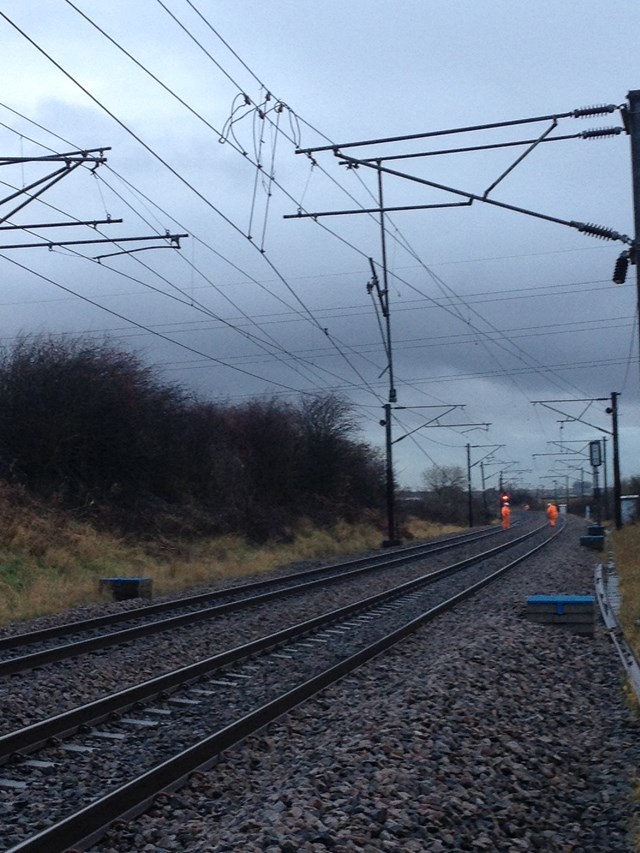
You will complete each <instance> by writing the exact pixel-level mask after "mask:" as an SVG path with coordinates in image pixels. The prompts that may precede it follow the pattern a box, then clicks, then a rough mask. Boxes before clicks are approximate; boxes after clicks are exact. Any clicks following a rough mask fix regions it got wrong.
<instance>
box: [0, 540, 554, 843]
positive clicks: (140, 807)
mask: <svg viewBox="0 0 640 853" xmlns="http://www.w3.org/2000/svg"><path fill="white" fill-rule="evenodd" d="M564 526H565V525H562V526H560V527H558V528H557V529H556V530H555V531H554V532H553V534H551V535H550V536H549V537H548V538H547V539H545V540H544V541H543V542H541V543H538V544H537V545H535V546H534V547H533V548H532V549H530V550H529V551H527V552H526V553H525V554H522V555H520V556H519V557H517V558H516V559H514V560H512V561H511V562H509V563H508V564H507V565H506V566H503V567H501V568H500V569H497V570H496V571H494V572H492V573H491V574H489V575H487V577H485V578H483V579H482V580H480V581H477V582H476V583H474V584H472V585H471V586H469V587H468V588H467V589H465V590H463V591H461V592H459V593H457V594H455V595H454V596H452V597H451V598H449V599H447V600H446V601H443V602H441V603H440V604H437V605H435V606H434V607H431V608H430V609H429V610H427V611H425V612H424V613H422V614H421V615H419V616H418V617H415V618H414V619H412V620H410V621H409V622H407V623H406V624H405V625H404V626H402V627H400V628H398V629H396V630H394V631H392V632H391V633H389V634H387V635H386V636H385V637H383V638H381V639H379V640H377V641H375V642H374V643H372V644H370V645H369V646H367V647H366V648H364V649H361V650H360V651H359V652H357V653H355V654H354V655H351V656H350V657H348V658H346V659H345V660H343V661H341V662H340V663H338V664H335V665H334V666H332V667H330V668H328V669H326V670H325V671H324V672H322V673H320V674H318V675H316V676H314V677H312V678H310V679H308V680H307V681H305V682H304V683H302V684H300V685H299V686H297V687H295V688H293V689H292V690H289V691H287V692H286V693H284V694H282V695H281V696H279V697H277V698H276V699H274V700H272V701H270V702H268V703H266V704H265V705H263V706H261V707H260V708H257V709H256V710H255V711H252V712H250V713H248V714H245V715H244V716H243V717H242V718H240V719H239V720H236V721H235V722H234V723H231V724H230V725H227V726H225V727H224V728H222V729H221V730H219V731H217V732H215V733H214V734H212V735H209V736H208V737H206V738H204V739H203V740H201V741H200V742H199V743H197V744H195V745H193V746H191V747H189V748H188V749H186V750H184V751H182V752H181V753H179V754H177V755H175V756H174V757H172V758H170V759H168V760H167V761H164V762H162V763H161V764H159V765H158V766H157V767H154V768H152V769H151V770H148V771H146V772H145V773H143V774H141V775H140V776H138V777H137V778H136V779H133V780H131V781H129V782H127V783H125V784H124V785H121V786H120V787H119V788H117V789H116V790H114V791H112V792H110V793H109V794H107V795H105V796H103V797H101V798H99V799H97V800H95V801H94V802H92V803H90V804H89V805H87V806H85V807H83V808H81V809H79V810H78V811H76V812H75V813H74V814H71V815H69V816H67V817H66V818H64V819H63V820H61V821H59V822H58V823H56V824H54V825H52V826H50V827H48V828H47V829H45V830H43V831H41V832H39V833H38V834H37V835H35V836H32V837H31V838H29V839H26V840H25V841H23V842H21V843H19V844H17V845H15V846H14V847H12V848H11V849H10V850H8V851H6V853H71V851H78V850H80V849H86V848H87V847H89V846H91V845H92V844H94V843H95V842H96V841H97V840H99V839H100V838H101V837H102V836H103V835H104V834H105V832H106V831H107V830H108V828H109V826H110V825H111V824H112V823H114V822H115V821H116V820H127V819H131V818H133V817H135V816H137V815H139V814H140V813H142V812H143V811H144V810H145V809H146V808H147V807H148V806H149V805H150V804H151V803H152V802H153V800H154V798H155V797H156V796H157V795H158V794H161V793H163V792H167V791H172V790H176V789H177V788H179V787H180V786H182V785H184V784H185V783H186V782H187V781H188V779H189V777H190V775H191V774H192V773H194V772H197V771H203V770H207V769H208V768H210V767H212V766H213V765H214V764H215V763H216V762H217V761H218V760H219V757H220V755H221V753H223V752H224V751H226V750H228V749H230V748H231V747H233V746H235V745H237V744H238V743H240V742H241V741H243V740H245V739H246V738H247V737H249V736H250V735H253V734H255V733H256V732H257V731H259V730H261V729H263V728H264V727H265V726H267V725H268V724H270V723H272V722H273V721H274V720H276V719H277V718H279V717H281V716H283V715H284V714H286V713H288V712H290V711H291V710H293V709H294V708H295V707H297V706H298V705H300V704H301V703H302V702H305V701H306V700H308V699H310V698H311V697H312V696H314V695H316V694H317V693H319V692H321V691H322V690H324V689H326V688H327V687H329V686H330V685H332V684H334V683H336V682H337V681H339V680H340V679H342V678H344V677H345V676H346V675H348V674H349V673H351V672H353V671H354V670H356V669H357V668H359V667H360V666H362V665H363V664H365V663H367V662H369V661H370V660H372V659H373V658H375V657H378V656H379V655H380V654H382V653H383V652H384V651H386V650H388V649H389V648H391V647H392V646H394V645H395V644H397V643H398V642H400V641H401V640H402V639H404V638H405V637H406V636H408V635H409V634H411V633H413V632H415V631H416V630H417V629H418V628H419V627H421V626H422V625H423V624H424V623H425V622H427V621H429V620H431V619H433V618H434V617H435V616H437V615H439V614H440V613H442V612H444V611H445V610H448V609H451V608H452V607H454V606H455V605H456V604H458V603H459V602H461V601H463V600H464V599H466V598H468V597H469V596H471V595H473V594H475V593H476V592H478V591H479V590H480V589H482V588H484V587H485V586H487V585H488V584H490V583H492V582H494V581H495V580H497V579H498V578H499V577H501V576H502V575H503V574H505V573H506V572H507V571H509V570H510V569H511V568H513V567H514V566H515V565H517V564H518V563H520V562H522V561H523V560H525V559H527V558H528V557H530V556H531V555H532V554H534V553H536V552H537V551H539V550H540V549H541V548H543V547H545V546H546V545H548V544H549V543H550V542H551V541H553V539H555V537H556V536H558V535H559V534H560V533H561V532H562V531H563V530H564ZM539 530H540V528H538V529H537V530H536V531H534V532H539ZM529 535H532V534H529ZM522 538H528V537H522ZM522 538H521V539H522Z"/></svg>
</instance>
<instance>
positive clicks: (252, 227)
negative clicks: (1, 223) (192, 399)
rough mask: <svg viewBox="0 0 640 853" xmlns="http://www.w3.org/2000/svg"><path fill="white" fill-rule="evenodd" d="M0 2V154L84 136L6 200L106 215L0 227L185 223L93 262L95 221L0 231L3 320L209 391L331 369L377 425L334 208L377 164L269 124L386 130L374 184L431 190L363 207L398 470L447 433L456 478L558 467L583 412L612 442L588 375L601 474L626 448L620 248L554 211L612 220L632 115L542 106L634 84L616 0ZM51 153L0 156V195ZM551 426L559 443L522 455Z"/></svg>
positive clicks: (549, 440) (363, 261) (356, 246)
mask: <svg viewBox="0 0 640 853" xmlns="http://www.w3.org/2000/svg"><path fill="white" fill-rule="evenodd" d="M0 15H1V16H0V32H1V34H2V46H3V57H4V63H3V86H2V94H1V95H0V122H1V123H2V124H0V139H1V140H2V149H0V155H1V156H4V157H25V156H29V157H31V156H43V155H46V154H50V153H52V152H68V151H70V150H73V149H76V148H78V149H86V148H100V147H103V146H104V147H110V150H109V151H105V156H106V157H107V163H106V164H104V165H101V166H99V167H98V168H96V169H95V171H93V172H92V171H91V170H90V169H88V168H80V169H77V170H76V171H74V172H73V173H72V174H70V175H68V176H66V177H65V178H64V179H62V180H61V181H60V182H58V183H57V184H56V185H55V186H54V187H52V188H51V189H49V190H48V191H47V192H46V193H44V194H43V195H42V196H41V200H40V201H34V202H32V203H31V204H29V205H28V206H27V207H25V208H24V209H22V210H20V211H18V212H16V213H14V214H13V215H11V216H10V217H9V219H10V222H11V223H13V224H16V225H20V226H26V225H32V224H39V223H44V222H62V221H70V220H74V219H75V220H82V221H85V220H90V221H93V220H101V219H106V218H108V217H111V218H112V219H119V218H122V219H123V220H124V222H123V223H122V224H111V225H100V226H99V227H98V228H97V229H96V230H94V229H90V228H88V227H84V226H83V227H73V228H62V227H58V228H55V229H47V230H38V229H36V230H32V233H29V232H28V231H26V230H19V231H7V232H3V234H2V235H0V236H1V238H2V239H0V247H2V246H8V245H11V244H15V243H24V242H30V243H31V242H41V241H47V240H82V239H86V240H88V239H91V238H92V237H95V238H102V237H108V238H113V239H118V238H127V237H142V236H147V237H148V236H153V235H156V234H160V235H163V234H165V233H166V232H169V233H170V234H188V235H189V236H188V237H186V238H183V239H181V241H180V245H181V249H180V250H179V251H177V250H175V249H167V248H157V249H153V250H148V251H143V252H135V253H132V254H122V255H117V256H113V257H109V258H103V259H102V260H101V261H100V262H97V261H96V260H94V258H95V257H96V256H98V255H100V254H109V253H111V252H115V251H118V247H116V246H113V245H110V244H103V245H95V246H90V245H82V246H74V247H69V248H66V249H55V250H48V249H47V248H21V249H2V248H0V264H1V267H2V275H0V302H2V304H3V309H4V310H3V311H2V320H1V326H0V338H1V340H2V342H3V343H10V342H11V341H12V340H13V339H14V338H15V336H16V335H17V334H19V333H21V332H31V333H41V332H53V333H56V334H57V333H72V334H78V333H83V334H91V335H95V336H97V337H98V338H100V337H101V336H102V335H103V334H105V333H106V334H108V336H109V338H110V339H111V340H113V341H114V342H116V343H117V345H118V346H125V347H130V348H133V349H135V350H136V351H137V352H139V353H141V354H142V355H143V357H144V358H145V360H147V361H148V362H149V363H150V364H153V365H156V366H158V368H159V370H161V375H162V376H163V377H165V378H166V379H167V380H168V381H170V382H175V383H178V384H180V385H182V386H183V387H185V388H187V389H192V390H193V391H194V392H195V393H197V394H198V395H199V396H200V397H201V398H203V399H212V400H225V401H228V402H230V403H236V402H242V401H244V400H247V399H250V398H252V397H272V396H277V397H283V398H284V399H292V400H296V399H299V397H300V395H301V394H309V393H315V392H321V393H326V392H327V391H330V390H336V391H338V392H339V393H340V394H343V395H344V396H345V397H347V398H348V399H350V400H351V401H352V402H353V404H354V406H355V407H356V411H357V414H358V416H359V417H360V419H361V424H362V437H363V439H364V440H366V441H368V442H369V443H371V444H372V445H374V446H376V447H379V448H380V449H381V450H383V449H384V429H383V428H382V427H381V426H380V423H379V422H380V420H381V418H382V416H383V408H382V407H383V405H384V404H385V403H387V402H389V394H390V382H389V376H390V374H389V370H388V365H387V354H386V352H385V345H384V342H383V337H382V331H384V327H385V323H384V318H381V316H380V305H379V303H377V300H376V298H375V296H376V290H375V288H373V289H372V291H371V293H369V292H368V288H367V285H368V284H370V283H371V281H372V271H371V267H370V260H369V259H370V258H371V259H372V260H373V263H374V268H375V270H376V274H377V276H378V280H379V284H380V287H383V286H384V276H383V269H382V240H381V228H380V221H379V217H378V215H377V214H368V213H362V212H360V213H354V212H353V211H362V210H363V209H366V210H370V209H375V208H377V207H378V206H379V201H378V189H379V188H378V178H377V173H376V171H375V170H374V169H372V168H370V167H368V166H366V165H361V166H360V167H359V168H347V166H346V165H345V162H344V160H342V159H341V158H340V157H336V156H335V155H334V153H333V152H332V151H331V150H327V151H316V152H314V153H313V155H312V156H307V155H305V154H300V153H296V151H297V150H299V149H309V148H313V149H315V148H317V147H319V146H327V145H344V146H345V147H344V148H343V149H342V151H343V154H345V155H348V156H350V157H352V158H355V159H360V160H366V159H369V160H371V159H374V160H375V159H377V158H382V157H384V158H389V157H391V156H395V157H403V159H394V160H384V161H383V162H382V165H383V166H384V168H385V169H388V170H392V171H396V172H401V173H403V174H404V175H408V176H410V177H412V178H418V179H420V180H421V181H423V183H418V182H416V181H415V180H409V179H408V178H406V177H399V176H395V175H392V174H389V173H385V174H384V175H383V178H382V187H383V194H384V204H385V206H386V207H400V206H419V205H442V204H448V205H451V204H452V203H456V205H455V206H449V207H434V208H431V209H414V210H405V211H396V212H392V213H388V214H387V216H386V232H385V234H386V236H385V247H386V261H387V273H388V279H387V280H388V304H389V310H390V328H391V352H392V356H393V374H394V387H395V390H396V392H397V403H396V404H394V405H396V406H399V407H402V408H401V409H400V408H398V409H395V408H394V413H393V415H394V417H393V439H394V445H393V455H394V465H395V469H396V473H397V479H398V484H399V485H401V486H408V487H419V486H420V484H421V481H422V474H423V472H424V471H425V470H426V469H428V468H430V467H431V466H432V465H436V464H437V465H460V466H463V467H466V464H467V455H466V445H467V444H469V445H471V448H470V453H471V461H472V463H473V478H474V485H475V486H479V485H480V466H479V463H480V461H481V460H483V461H484V463H486V467H485V473H486V475H487V484H488V485H495V484H496V483H497V478H498V476H499V472H500V471H503V472H504V474H503V476H504V478H505V481H506V482H508V483H516V482H518V483H520V484H531V485H534V486H542V487H544V488H551V489H552V488H554V486H553V483H554V481H555V482H556V484H562V485H563V486H564V485H565V483H566V478H567V477H569V478H570V480H571V481H573V480H574V479H579V478H580V468H582V469H583V470H584V472H585V475H586V474H587V473H589V465H588V460H587V458H585V456H584V455H580V453H579V452H576V451H584V449H585V447H586V446H587V444H588V442H589V441H590V440H593V439H597V438H602V437H606V438H607V447H608V449H609V451H610V450H611V441H610V436H609V435H607V433H606V432H603V431H602V430H610V429H611V419H610V417H609V416H608V415H607V414H606V413H605V408H606V406H607V405H608V403H607V402H606V401H602V400H598V399H597V398H609V397H610V394H611V392H614V391H615V392H619V393H620V398H619V418H620V431H621V445H620V452H621V467H622V474H623V476H629V475H631V474H638V473H640V430H639V428H638V424H639V423H640V421H639V415H640V406H639V400H638V388H639V387H640V370H639V359H638V331H637V323H636V319H635V318H636V285H635V282H636V277H635V268H633V267H631V268H630V270H629V274H628V277H627V282H626V284H624V285H614V284H613V283H612V281H611V276H612V272H613V268H614V264H615V261H616V258H617V257H618V255H619V254H620V253H621V252H622V251H623V250H624V249H625V248H626V244H625V242H624V241H619V240H618V241H611V240H602V239H597V238H595V237H594V236H591V235H589V234H585V233H580V232H579V231H578V230H577V229H576V228H574V227H571V226H570V225H569V224H567V223H571V222H583V223H589V224H595V225H597V226H601V227H604V228H607V229H611V230H612V231H613V232H617V233H618V234H620V235H629V236H630V237H632V236H633V199H632V191H631V166H630V153H629V148H630V146H629V137H628V135H626V134H625V133H621V134H619V135H614V136H610V137H606V138H602V139H583V138H576V135H577V134H580V133H582V132H583V131H589V130H594V129H596V128H615V127H621V126H622V119H621V114H620V111H619V109H616V110H615V111H614V112H611V113H610V114H606V115H603V116H594V117H589V118H574V117H571V116H569V117H562V116H565V114H567V113H572V112H573V111H574V110H577V109H581V108H584V107H593V106H596V105H609V104H611V105H615V106H616V107H620V106H621V105H624V104H625V103H626V101H627V94H628V92H629V91H630V90H633V89H636V88H640V67H639V63H638V62H637V55H638V53H637V50H636V46H635V43H634V41H633V34H637V33H638V32H639V31H640V28H639V24H640V6H639V5H638V3H637V0H608V2H607V3H602V2H595V0H563V2H561V3H559V2H557V0H536V2H535V3H524V2H518V0H485V2H481V0H394V2H390V0H387V2H382V0H350V2H348V3H345V2H338V0H323V2H322V3H317V2H310V0H296V2H293V0H269V2H258V0H233V2H231V0H227V2H213V0H162V2H161V0H137V2H136V3H131V2H129V0H111V2H109V3H97V2H95V0H74V2H70V0H4V2H2V3H1V4H0ZM554 116H557V117H558V118H557V120H555V121H554V120H553V119H552V117H554ZM528 118H541V119H542V120H540V121H535V122H528V123H522V124H512V125H509V126H504V127H501V128H493V129H487V130H483V131H475V132H467V133H455V134H439V135H436V136H432V137H429V138H424V139H414V140H407V139H404V140H399V141H397V142H394V143H383V142H376V143H372V144H369V145H366V146H359V147H354V148H347V147H346V143H351V142H358V141H367V140H382V139H385V138H388V137H401V136H408V135H414V134H426V133H434V132H436V131H443V130H451V129H456V128H468V127H473V126H477V125H481V126H485V125H489V124H496V123H505V122H516V121H517V120H520V119H528ZM565 136H569V137H571V138H569V139H559V137H565ZM543 138H544V141H540V142H539V144H537V145H536V146H535V147H532V148H531V150H530V151H529V148H530V146H531V143H532V142H533V141H534V140H539V139H543ZM513 142H519V143H521V144H520V145H518V146H514V145H507V144H506V143H513ZM498 145H499V146H501V147H492V148H489V147H488V146H498ZM470 147H474V148H475V149H478V150H474V151H466V152H461V151H459V150H458V151H457V153H456V152H452V153H435V152H444V151H451V149H461V148H470ZM427 152H428V153H429V156H422V157H412V158H410V159H408V158H406V155H407V154H418V153H421V154H425V153H427ZM527 152H528V153H527ZM524 154H526V156H524V157H523V155H524ZM403 155H405V156H403ZM521 157H523V159H522V161H521V162H519V163H517V164H516V165H515V166H514V168H513V169H512V170H510V167H511V166H512V165H514V164H515V162H516V160H517V159H518V158H521ZM54 168H56V166H54V165H52V164H45V165H43V164H42V163H37V164H26V165H5V166H4V168H3V172H2V176H1V177H2V179H3V187H2V189H3V196H4V197H6V196H10V195H12V194H13V192H14V188H18V189H19V188H22V187H28V186H29V185H30V184H31V183H32V182H33V181H35V180H36V179H38V178H40V177H42V176H43V175H44V174H46V173H47V172H49V171H53V169H54ZM498 179H500V180H499V182H498V184H497V185H496V186H495V187H493V188H492V186H493V184H494V182H495V181H496V180H498ZM424 182H430V184H427V183H424ZM432 184H437V185H439V186H441V187H447V188H451V189H454V190H456V191H458V192H457V193H452V192H450V191H444V190H442V189H438V188H436V187H433V186H432ZM490 188H491V189H490ZM487 191H489V192H488V194H487ZM485 194H486V196H485ZM483 197H486V198H487V199H488V200H489V201H492V202H498V203H499V204H488V203H484V202H483V201H482V198H483ZM469 198H473V199H474V200H473V203H472V204H464V205H462V206H461V205H460V203H461V202H465V201H467V200H468V199H469ZM19 203H20V202H19V201H5V202H4V203H3V204H2V207H0V209H2V210H3V214H2V216H3V218H5V217H7V215H8V214H10V213H11V212H12V211H13V209H14V207H15V206H17V204H19ZM511 208H519V209H521V210H522V211H525V212H518V211H515V210H513V209H511ZM344 211H352V213H349V214H347V213H344ZM298 212H300V213H305V214H308V213H315V214H326V213H329V212H333V213H337V212H343V213H342V214H341V215H332V216H324V215H323V216H320V215H318V216H317V217H316V218H313V217H307V216H304V217H300V218H293V219H291V218H285V217H287V216H292V215H294V214H296V213H298ZM162 244H163V241H162V240H157V241H154V242H152V243H142V242H140V243H126V244H125V243H121V244H120V249H125V248H128V249H131V248H142V247H143V246H146V247H149V246H152V245H153V246H161V245H162ZM370 289H371V288H370ZM550 400H555V401H562V402H559V403H553V404H546V405H545V404H542V403H539V402H538V403H536V402H535V401H550ZM591 400H593V401H594V402H588V401H591ZM583 401H586V402H583ZM549 405H551V406H552V408H549ZM452 406H464V408H455V409H451V407H452ZM425 407H431V408H425ZM436 418H439V420H437V421H436V420H435V419H436ZM572 418H575V419H576V420H571V419H572ZM429 421H431V423H430V424H429V425H426V424H427V422H429ZM448 424H450V425H452V426H451V427H446V426H444V425H448ZM489 424H490V426H485V425H489ZM475 425H480V426H475ZM559 442H562V444H563V449H564V451H565V452H566V455H567V457H569V451H571V454H570V455H571V456H575V461H574V459H573V458H562V457H561V458H559V459H558V458H557V457H555V456H550V455H547V454H552V453H556V452H560V445H559ZM498 446H500V447H499V448H498ZM490 454H493V455H492V456H490ZM536 454H540V455H536ZM542 454H544V455H542ZM570 465H571V466H572V467H569V466H570ZM610 470H611V468H610V467H609V471H610ZM518 472H519V473H518ZM610 476H611V475H610V474H609V477H610Z"/></svg>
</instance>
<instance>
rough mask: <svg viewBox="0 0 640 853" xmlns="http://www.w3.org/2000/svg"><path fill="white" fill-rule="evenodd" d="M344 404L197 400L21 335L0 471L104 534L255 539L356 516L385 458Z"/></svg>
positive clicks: (2, 407) (113, 361) (368, 500)
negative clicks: (363, 437)
mask: <svg viewBox="0 0 640 853" xmlns="http://www.w3.org/2000/svg"><path fill="white" fill-rule="evenodd" d="M356 430H357V424H356V422H355V420H354V417H353V413H352V410H351V407H350V405H349V404H348V403H347V402H346V401H345V400H343V399H342V398H340V397H338V396H336V395H334V394H327V395H324V396H317V397H304V398H302V399H301V400H300V401H299V402H298V403H297V404H294V403H291V402H285V401H282V400H279V399H275V398H274V399H260V400H253V401H250V402H248V403H244V404H240V405H232V404H228V403H212V402H203V401H200V400H197V399H195V398H193V397H191V396H190V395H188V394H187V393H186V392H185V391H184V390H183V389H182V388H180V387H177V386H172V385H167V384H166V383H164V382H163V381H161V379H160V378H159V376H158V375H157V374H156V373H155V372H154V370H153V369H151V368H149V367H148V366H145V365H144V364H143V363H142V361H141V360H140V358H139V357H137V356H136V355H133V354H131V353H129V352H121V351H119V350H118V349H116V348H115V347H114V346H112V345H111V344H110V343H109V342H103V343H96V342H95V341H93V340H91V341H87V340H84V339H75V340H69V339H67V338H64V339H56V338H50V337H46V338H45V337H23V338H21V339H20V340H19V341H18V342H17V343H16V344H15V345H14V346H13V347H11V348H10V349H6V350H4V351H3V352H1V353H0V477H2V478H4V479H5V480H7V481H9V482H14V483H20V484H22V485H23V486H25V487H26V488H27V489H28V490H29V491H31V492H32V493H33V494H34V495H37V496H38V497H40V498H45V499H46V500H50V501H54V502H55V503H56V504H57V505H58V506H60V507H62V508H65V509H68V510H70V511H72V512H73V513H74V514H76V515H82V516H83V517H90V518H92V519H93V520H95V521H96V522H97V523H101V524H102V525H103V526H105V527H109V528H112V529H118V530H121V531H124V532H128V531H132V532H136V533H145V534H149V535H156V534H167V535H173V534H176V533H181V534H183V535H191V534H192V535H197V534H198V535H199V534H204V533H206V534H215V533H223V532H228V531H234V532H239V533H242V534H245V535H248V536H249V537H250V538H252V539H254V540H256V541H263V540H265V539H266V538H270V537H273V536H282V535H285V534H286V531H287V528H288V527H289V526H290V525H293V524H295V522H296V521H297V520H299V519H300V518H301V517H309V518H312V519H314V520H316V521H319V522H332V521H335V519H337V518H338V517H349V518H351V519H353V520H355V519H356V518H357V517H358V516H359V515H360V514H361V513H363V512H364V511H368V510H370V509H372V508H378V507H380V506H382V505H383V501H384V476H385V475H384V464H383V462H382V460H381V459H380V457H379V455H378V453H377V451H375V450H374V449H372V448H370V447H369V446H367V445H365V444H362V443H359V442H358V441H357V440H356V438H355V436H356V434H357V433H356Z"/></svg>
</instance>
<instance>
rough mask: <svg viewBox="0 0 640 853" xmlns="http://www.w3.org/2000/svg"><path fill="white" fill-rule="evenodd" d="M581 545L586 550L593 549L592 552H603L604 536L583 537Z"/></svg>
mask: <svg viewBox="0 0 640 853" xmlns="http://www.w3.org/2000/svg"><path fill="white" fill-rule="evenodd" d="M580 544H581V545H584V546H585V548H591V550H592V551H603V550H604V536H581V537H580Z"/></svg>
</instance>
